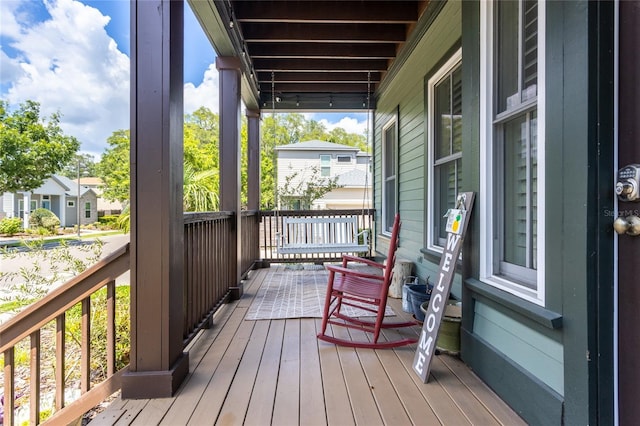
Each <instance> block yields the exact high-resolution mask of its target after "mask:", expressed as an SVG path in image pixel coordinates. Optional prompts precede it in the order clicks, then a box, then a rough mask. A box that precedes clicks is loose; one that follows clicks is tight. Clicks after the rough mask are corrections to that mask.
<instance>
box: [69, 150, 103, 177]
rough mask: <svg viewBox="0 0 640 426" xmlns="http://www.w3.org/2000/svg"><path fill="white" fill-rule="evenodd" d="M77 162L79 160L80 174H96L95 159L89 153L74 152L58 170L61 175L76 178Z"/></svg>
mask: <svg viewBox="0 0 640 426" xmlns="http://www.w3.org/2000/svg"><path fill="white" fill-rule="evenodd" d="M78 162H80V176H96V160H95V158H94V156H93V155H91V154H80V153H78V154H76V155H74V156H73V158H72V159H71V160H69V162H68V163H67V164H65V165H64V168H63V169H62V170H61V171H60V174H61V175H62V176H66V177H68V178H69V179H77V177H78Z"/></svg>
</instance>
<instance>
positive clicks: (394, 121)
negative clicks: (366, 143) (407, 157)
mask: <svg viewBox="0 0 640 426" xmlns="http://www.w3.org/2000/svg"><path fill="white" fill-rule="evenodd" d="M392 126H395V149H394V153H393V155H394V158H393V164H394V169H395V174H393V175H392V176H391V175H390V176H387V170H386V164H387V162H386V158H387V155H388V153H387V140H386V135H387V130H388V129H389V128H391V127H392ZM399 136H400V130H399V129H398V117H397V116H396V114H394V116H393V117H392V118H391V119H389V120H388V121H387V122H386V123H385V125H384V126H382V137H381V139H382V158H381V170H382V221H381V222H382V234H383V235H391V228H392V227H393V222H391V223H387V213H389V206H388V205H387V204H388V203H387V181H388V180H390V179H393V180H394V185H393V188H394V189H393V190H394V192H395V197H394V200H395V205H394V206H393V213H394V215H395V214H396V213H397V212H398V205H399V200H398V154H399V153H398V151H399V146H400V141H399V139H400V137H399Z"/></svg>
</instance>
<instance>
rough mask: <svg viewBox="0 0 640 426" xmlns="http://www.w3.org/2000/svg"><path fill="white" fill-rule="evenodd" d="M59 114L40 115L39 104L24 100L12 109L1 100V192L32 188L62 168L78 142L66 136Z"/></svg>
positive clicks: (78, 144)
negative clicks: (47, 117)
mask: <svg viewBox="0 0 640 426" xmlns="http://www.w3.org/2000/svg"><path fill="white" fill-rule="evenodd" d="M59 124H60V115H59V114H52V115H51V117H50V118H49V120H48V121H47V122H44V121H41V119H40V104H39V103H37V102H34V101H26V102H25V103H23V104H21V105H20V107H19V108H18V109H17V110H16V111H15V112H13V113H9V112H8V103H7V102H5V101H2V100H0V193H2V192H15V191H31V190H33V189H35V188H37V187H39V186H40V185H42V184H43V183H44V181H45V180H46V179H47V178H48V177H50V176H51V175H52V174H54V173H57V172H59V171H60V170H62V168H63V167H64V165H65V164H67V163H68V162H69V161H70V160H71V159H72V158H73V155H74V154H75V153H76V152H77V151H78V148H79V147H80V143H79V142H78V140H77V139H76V138H74V137H73V136H65V134H64V133H63V132H62V129H61V128H60V125H59Z"/></svg>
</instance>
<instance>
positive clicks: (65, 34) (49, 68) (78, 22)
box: [1, 0, 129, 154]
mask: <svg viewBox="0 0 640 426" xmlns="http://www.w3.org/2000/svg"><path fill="white" fill-rule="evenodd" d="M10 3H12V5H13V6H14V7H13V8H12V7H5V6H4V2H3V7H2V18H1V19H2V21H1V24H2V27H3V30H2V31H3V35H5V36H7V37H8V38H9V43H8V45H9V46H7V47H10V48H11V50H12V51H13V52H14V55H12V56H13V59H10V60H9V62H8V63H9V64H11V68H10V71H8V72H7V78H11V83H10V87H9V88H8V90H7V92H6V93H3V94H2V96H3V98H5V99H7V100H8V101H9V102H10V104H11V105H17V104H19V103H22V102H24V101H25V100H28V99H30V100H34V101H37V102H39V103H40V108H41V114H42V115H43V116H44V117H48V116H49V115H51V114H52V113H54V112H60V113H61V114H62V117H61V123H60V125H61V127H62V129H63V131H64V132H65V133H66V134H68V135H72V136H75V137H76V138H78V140H79V141H80V142H81V143H82V146H81V150H82V151H85V152H89V153H92V154H99V153H101V152H102V151H103V149H104V147H105V146H106V139H107V137H109V136H110V135H111V133H112V132H113V131H114V130H118V129H123V128H124V129H126V128H129V58H128V57H127V56H126V55H125V54H123V53H122V52H120V51H119V50H118V48H117V46H116V43H115V42H114V40H113V39H112V38H111V37H109V35H108V34H107V32H106V30H105V26H106V25H107V24H108V22H109V19H110V18H109V17H107V16H103V15H102V14H101V13H100V11H98V10H97V9H95V8H92V7H89V6H86V5H84V4H82V3H80V2H77V1H73V0H57V1H46V2H45V6H46V8H47V11H48V13H49V14H50V15H51V17H50V19H47V20H45V21H43V22H38V23H35V24H33V23H31V22H28V20H27V19H21V16H23V15H21V12H20V7H18V6H17V5H16V4H17V2H10ZM7 13H9V15H8V16H7ZM5 23H7V25H8V26H7V27H5ZM16 26H17V27H16ZM7 28H8V30H7ZM2 49H3V54H2V60H3V68H4V61H5V60H6V59H7V58H8V57H7V56H6V53H5V46H2ZM17 66H19V69H18V68H16V67H17ZM4 78H5V75H4V71H3V80H2V81H3V84H6V81H5V80H4Z"/></svg>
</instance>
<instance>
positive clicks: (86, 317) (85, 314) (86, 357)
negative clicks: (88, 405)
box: [80, 297, 91, 394]
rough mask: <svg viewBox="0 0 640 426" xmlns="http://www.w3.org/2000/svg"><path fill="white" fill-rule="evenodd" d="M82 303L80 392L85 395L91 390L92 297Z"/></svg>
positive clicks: (86, 298)
mask: <svg viewBox="0 0 640 426" xmlns="http://www.w3.org/2000/svg"><path fill="white" fill-rule="evenodd" d="M81 303H82V331H81V332H82V339H81V342H82V343H81V348H80V392H81V393H83V394H84V393H86V392H88V391H89V389H90V388H91V297H85V298H84V299H82V302H81Z"/></svg>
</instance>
